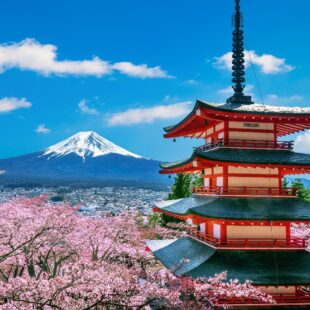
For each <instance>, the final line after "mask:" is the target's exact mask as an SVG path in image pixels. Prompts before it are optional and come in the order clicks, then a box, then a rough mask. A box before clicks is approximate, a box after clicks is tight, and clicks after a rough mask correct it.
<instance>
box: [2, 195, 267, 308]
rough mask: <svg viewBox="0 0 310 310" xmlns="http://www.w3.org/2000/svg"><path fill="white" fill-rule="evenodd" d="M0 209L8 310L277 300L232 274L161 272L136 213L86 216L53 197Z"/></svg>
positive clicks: (4, 296) (4, 293)
mask: <svg viewBox="0 0 310 310" xmlns="http://www.w3.org/2000/svg"><path fill="white" fill-rule="evenodd" d="M0 211H1V218H0V284H1V285H0V304H1V305H0V308H1V309H4V310H11V309H23V310H26V309H44V310H45V309H72V310H75V309H79V310H80V309H83V310H88V309H147V308H148V307H150V306H153V307H155V308H156V307H157V308H165V309H208V308H212V305H214V304H216V303H217V302H218V301H219V300H221V299H225V298H227V297H234V296H235V297H238V298H247V299H255V300H260V301H262V302H272V299H271V298H270V297H269V296H267V295H265V294H263V293H261V292H260V291H259V290H258V289H256V288H254V287H253V286H252V285H251V283H250V282H245V283H239V282H238V281H237V280H235V281H228V282H227V281H226V278H227V277H226V274H225V273H222V274H219V275H215V276H214V277H213V278H210V279H199V280H193V279H190V278H180V277H176V276H175V275H174V274H173V273H172V272H171V271H169V270H167V269H165V268H163V267H160V266H159V264H158V263H156V262H155V260H154V257H153V256H152V254H151V253H150V252H147V251H146V250H145V244H144V236H145V234H146V232H149V230H150V228H145V227H143V225H142V226H141V225H139V221H138V220H137V215H136V214H131V213H124V214H121V215H119V216H100V215H96V216H93V217H90V216H83V215H81V214H79V212H78V208H72V207H70V206H69V205H66V204H57V205H55V204H51V203H48V202H47V201H46V197H45V196H40V197H37V198H32V199H27V198H17V199H14V200H12V201H10V202H7V203H3V204H0ZM153 229H154V232H153V234H154V236H157V237H162V236H166V235H167V234H168V229H166V230H165V231H162V230H161V229H159V230H158V231H157V230H156V228H153ZM161 234H162V235H161ZM173 234H174V232H173Z"/></svg>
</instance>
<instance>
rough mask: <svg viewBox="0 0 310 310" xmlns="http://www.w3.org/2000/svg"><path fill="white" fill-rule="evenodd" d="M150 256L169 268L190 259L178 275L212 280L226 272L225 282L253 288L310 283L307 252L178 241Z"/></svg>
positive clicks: (188, 239) (309, 261)
mask: <svg viewBox="0 0 310 310" xmlns="http://www.w3.org/2000/svg"><path fill="white" fill-rule="evenodd" d="M153 253H154V255H155V257H156V258H157V259H158V260H160V261H161V262H162V263H163V264H164V265H165V266H166V267H167V268H170V269H171V268H173V267H175V266H177V265H179V264H180V261H181V260H182V259H184V258H185V259H189V261H188V263H187V264H183V265H182V267H181V268H179V269H177V271H176V273H177V275H189V276H191V277H194V278H199V277H212V276H213V275H214V274H216V273H221V272H223V271H227V273H228V279H239V280H240V281H245V280H251V281H253V284H256V285H264V284H265V285H294V284H304V285H306V284H310V253H308V252H306V251H255V250H254V251H231V250H226V251H223V250H214V249H213V248H211V247H209V246H208V245H206V244H203V243H201V242H199V241H196V240H194V239H192V238H181V239H179V240H177V241H175V242H174V243H172V244H170V245H168V246H166V247H164V248H162V249H160V250H158V251H154V252H153Z"/></svg>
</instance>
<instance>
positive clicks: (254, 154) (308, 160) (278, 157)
mask: <svg viewBox="0 0 310 310" xmlns="http://www.w3.org/2000/svg"><path fill="white" fill-rule="evenodd" d="M195 157H198V158H202V159H208V160H212V161H216V162H231V163H247V164H278V165H299V166H303V165H304V166H308V165H310V154H303V153H295V152H292V151H277V150H241V149H233V148H219V149H211V150H209V151H194V152H193V154H192V156H191V157H190V158H188V159H186V160H181V161H177V162H172V163H164V164H161V167H162V168H163V169H173V168H177V167H180V166H183V165H185V164H187V163H190V162H191V161H193V160H194V158H195Z"/></svg>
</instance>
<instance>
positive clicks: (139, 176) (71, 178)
mask: <svg viewBox="0 0 310 310" xmlns="http://www.w3.org/2000/svg"><path fill="white" fill-rule="evenodd" d="M159 164H160V162H159V161H156V160H151V159H147V158H143V157H141V156H139V155H137V154H134V153H132V152H129V151H127V150H125V149H123V148H121V147H119V146H117V145H115V144H114V143H112V142H110V141H108V140H107V139H105V138H103V137H101V136H99V135H98V134H96V133H94V132H81V133H78V134H76V135H74V136H72V137H70V138H69V139H66V140H64V141H62V142H60V143H58V144H55V145H53V146H51V147H49V148H47V149H45V150H43V151H41V152H37V153H32V154H27V155H23V156H19V157H15V158H8V159H3V160H0V171H2V173H1V174H0V182H1V183H12V182H13V183H40V184H51V183H57V184H64V183H69V184H87V185H97V184H101V185H128V186H132V185H137V186H140V185H145V186H149V185H152V186H153V185H156V186H157V185H163V186H165V185H166V184H167V183H168V180H167V177H164V176H161V175H159V173H158V170H159Z"/></svg>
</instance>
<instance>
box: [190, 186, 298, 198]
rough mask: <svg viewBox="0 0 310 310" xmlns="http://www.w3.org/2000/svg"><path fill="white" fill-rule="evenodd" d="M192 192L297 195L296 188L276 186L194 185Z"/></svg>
mask: <svg viewBox="0 0 310 310" xmlns="http://www.w3.org/2000/svg"><path fill="white" fill-rule="evenodd" d="M192 193H193V194H196V195H210V196H211V195H216V196H217V195H218V196H237V197H239V196H263V197H266V196H267V197H268V196H281V197H282V196H283V197H297V189H296V188H283V189H281V188H278V187H250V186H244V187H228V188H224V187H223V186H215V187H206V186H194V187H192Z"/></svg>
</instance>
